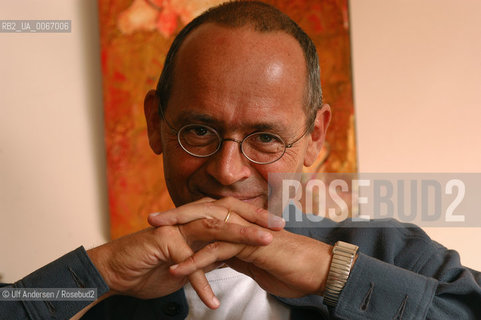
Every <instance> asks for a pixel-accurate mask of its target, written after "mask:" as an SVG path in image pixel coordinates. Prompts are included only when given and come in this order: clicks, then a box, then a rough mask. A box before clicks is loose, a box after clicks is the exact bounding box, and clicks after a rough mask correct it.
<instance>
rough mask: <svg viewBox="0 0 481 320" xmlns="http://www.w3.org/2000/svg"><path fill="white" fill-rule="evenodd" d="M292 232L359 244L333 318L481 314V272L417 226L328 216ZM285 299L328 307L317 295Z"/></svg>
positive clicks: (440, 317)
mask: <svg viewBox="0 0 481 320" xmlns="http://www.w3.org/2000/svg"><path fill="white" fill-rule="evenodd" d="M290 231H292V232H295V233H299V234H303V235H306V236H309V237H311V238H315V239H318V240H320V241H324V242H326V243H329V244H331V245H332V244H334V243H335V242H336V241H338V240H342V241H346V242H350V243H353V244H356V245H358V246H359V255H358V258H357V260H356V263H355V264H354V266H353V268H352V270H351V273H350V276H349V279H348V281H347V282H346V285H345V287H344V289H343V290H342V291H341V294H340V296H339V300H338V303H337V305H336V307H335V308H329V314H330V318H333V319H352V320H356V319H382V320H384V319H398V320H400V319H405V320H406V319H416V320H417V319H436V320H444V319H446V320H447V319H449V320H451V319H481V273H480V272H478V271H474V270H472V269H470V268H467V267H464V266H462V265H461V262H460V259H459V255H458V253H457V252H456V251H453V250H448V249H446V248H445V247H444V246H442V245H440V244H439V243H437V242H435V241H433V240H431V239H430V238H429V237H428V236H427V235H426V233H425V232H424V231H423V230H421V229H420V228H419V227H417V226H415V225H412V224H404V223H399V222H397V221H395V220H383V221H367V222H353V221H351V220H346V221H344V222H341V223H334V222H332V221H330V220H328V221H324V222H323V223H322V224H317V226H314V225H313V226H310V225H307V224H305V223H304V224H302V225H300V227H299V226H294V227H293V228H292V227H291V228H290ZM321 299H322V298H321ZM282 300H283V301H285V302H287V303H289V304H291V305H297V306H304V307H306V306H310V307H311V308H313V307H315V308H316V309H318V310H319V311H321V312H322V310H326V306H325V305H322V306H321V305H319V302H318V301H319V299H313V298H312V297H304V298H301V299H298V300H297V301H296V300H295V299H282ZM287 300H290V301H287ZM314 301H316V303H314Z"/></svg>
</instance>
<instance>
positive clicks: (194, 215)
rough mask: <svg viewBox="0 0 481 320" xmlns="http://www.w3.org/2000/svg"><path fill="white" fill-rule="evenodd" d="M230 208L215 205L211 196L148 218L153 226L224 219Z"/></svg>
mask: <svg viewBox="0 0 481 320" xmlns="http://www.w3.org/2000/svg"><path fill="white" fill-rule="evenodd" d="M227 212H228V209H226V208H225V207H222V206H218V205H215V204H214V203H213V202H212V201H211V199H210V198H203V199H201V200H198V201H197V202H193V203H189V204H187V205H183V206H180V207H178V208H175V209H171V210H168V211H165V212H161V213H153V214H150V215H149V217H148V218H147V221H148V222H149V224H150V225H151V226H153V227H160V226H173V225H177V224H186V223H189V222H192V221H195V220H199V219H205V218H207V219H214V218H215V219H224V218H225V216H226V215H227Z"/></svg>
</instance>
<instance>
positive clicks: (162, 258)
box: [88, 198, 330, 309]
mask: <svg viewBox="0 0 481 320" xmlns="http://www.w3.org/2000/svg"><path fill="white" fill-rule="evenodd" d="M229 210H230V212H231V215H230V217H229V220H228V222H227V223H226V222H224V219H225V217H226V215H227V213H228V212H229ZM149 223H150V224H151V225H152V226H153V228H148V229H145V230H142V231H140V232H137V233H134V234H131V235H128V236H125V237H122V238H120V239H117V240H114V241H112V242H109V243H107V244H105V245H102V246H100V247H97V248H94V249H91V250H89V251H88V254H89V256H90V258H91V259H92V261H93V262H94V264H95V266H96V267H97V269H98V270H99V272H100V273H101V275H102V276H103V278H104V279H105V281H106V282H107V284H108V285H109V287H110V289H111V294H125V295H131V296H135V297H138V298H142V299H149V298H155V297H161V296H165V295H168V294H170V293H172V292H175V291H177V290H179V289H180V288H182V287H183V286H184V285H185V283H186V282H187V281H190V283H191V284H192V287H193V288H194V290H195V291H196V292H197V294H198V295H199V297H200V299H201V300H202V301H203V302H204V303H205V304H206V305H207V306H208V307H209V308H213V309H215V308H217V307H218V306H219V305H220V302H219V300H218V299H217V298H216V297H215V294H214V293H213V291H212V289H211V287H210V285H209V283H208V281H207V279H206V277H205V272H208V271H210V270H213V269H215V268H217V267H219V266H220V265H221V264H223V263H227V264H228V265H229V266H231V267H232V268H233V269H236V270H237V271H239V272H243V273H245V274H247V275H249V276H250V277H252V278H253V279H254V280H255V281H257V283H258V284H259V285H260V286H261V287H262V288H264V289H265V290H266V291H268V292H270V293H273V294H276V295H279V296H284V297H299V296H304V295H307V294H322V290H323V288H324V282H325V277H326V274H327V270H328V266H329V263H330V246H328V245H326V244H324V243H322V242H319V241H317V240H314V239H311V238H307V237H304V236H300V235H296V234H293V233H290V232H287V231H285V230H282V228H283V227H284V221H283V220H282V219H280V218H279V217H276V216H274V215H272V214H269V213H268V211H266V210H264V209H261V208H256V207H254V206H251V205H249V204H247V203H244V202H242V201H240V200H237V199H234V198H224V199H220V200H213V199H208V198H205V199H201V200H199V201H196V202H192V203H189V204H187V205H184V206H181V207H178V208H175V209H172V210H169V211H166V212H163V213H160V214H158V215H155V216H152V215H151V216H149Z"/></svg>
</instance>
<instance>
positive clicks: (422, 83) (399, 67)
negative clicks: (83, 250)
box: [0, 0, 481, 281]
mask: <svg viewBox="0 0 481 320" xmlns="http://www.w3.org/2000/svg"><path fill="white" fill-rule="evenodd" d="M0 12H1V18H2V19H71V20H72V33H70V34H6V33H3V34H2V33H0V75H1V77H0V254H1V259H0V273H1V274H3V280H4V281H15V280H17V279H18V278H20V277H22V276H24V275H26V274H27V273H29V272H30V271H32V270H34V269H36V268H38V267H40V266H42V265H43V264H45V263H48V262H49V261H51V260H52V259H54V258H56V257H58V256H60V255H62V254H63V253H65V252H67V251H69V250H71V249H73V248H75V247H77V246H79V245H82V244H83V245H85V246H86V247H87V248H88V247H91V246H94V245H96V244H100V243H102V242H104V241H106V240H107V238H108V207H107V193H106V181H105V180H106V179H105V155H104V146H103V118H102V95H101V94H102V93H101V74H100V63H99V39H98V22H97V1H94V0H64V1H60V0H57V1H55V0H42V1H34V0H29V1H26V0H18V1H15V2H13V1H7V0H0ZM479 12H481V2H479V1H477V0H461V1H460V0H416V1H415V0H410V1H408V0H389V1H385V0H377V1H375V0H352V1H351V19H352V35H353V39H352V41H353V49H354V54H353V63H354V87H355V99H356V100H355V107H356V115H357V132H358V146H359V164H360V170H361V171H367V172H383V171H386V172H403V171H411V172H412V171H415V172H416V171H419V172H421V171H424V172H437V171H438V172H439V171H445V172H461V171H464V172H469V171H477V172H481V152H480V151H479V150H477V148H476V147H479V145H480V143H479V142H478V141H477V138H478V137H480V136H481V129H480V126H476V125H475V124H476V122H478V119H481V112H480V111H479V109H478V108H477V107H478V106H480V105H481V95H480V94H479V92H480V89H481V63H480V60H479V57H481V42H480V41H479V39H481V22H480V21H479V19H478V18H479V17H478V16H479ZM59 146H60V147H59ZM406 150H408V151H406ZM479 232H480V229H479V228H478V229H467V228H464V229H458V230H453V229H441V230H429V233H430V234H431V235H432V236H433V237H434V238H435V239H436V240H439V241H440V242H442V243H444V244H445V245H447V246H449V247H452V248H454V249H457V250H459V251H460V252H461V255H462V260H463V262H464V263H465V264H467V265H468V266H471V267H475V268H477V269H481V259H480V258H479V255H478V252H477V250H476V248H475V246H474V245H473V244H470V243H469V242H474V241H476V242H479V239H480V237H479V236H478V234H479Z"/></svg>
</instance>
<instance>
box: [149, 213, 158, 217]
mask: <svg viewBox="0 0 481 320" xmlns="http://www.w3.org/2000/svg"><path fill="white" fill-rule="evenodd" d="M159 214H160V212H153V213H151V214H149V216H150V217H155V216H158V215H159Z"/></svg>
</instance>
